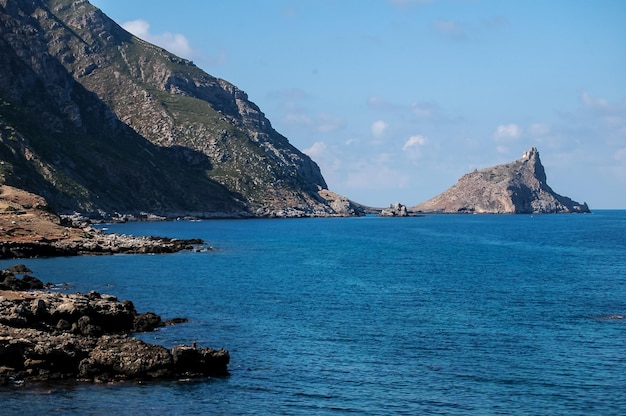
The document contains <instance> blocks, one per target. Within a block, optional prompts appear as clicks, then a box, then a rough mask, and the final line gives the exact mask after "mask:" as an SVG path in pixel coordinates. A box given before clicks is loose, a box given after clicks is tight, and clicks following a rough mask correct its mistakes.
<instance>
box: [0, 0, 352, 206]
mask: <svg viewBox="0 0 626 416" xmlns="http://www.w3.org/2000/svg"><path fill="white" fill-rule="evenodd" d="M0 184H6V185H10V186H14V187H17V188H21V189H25V190H27V191H29V192H33V193H36V194H39V195H42V196H43V197H45V198H46V200H47V201H48V204H49V205H50V207H51V208H52V209H53V210H55V211H57V212H61V213H70V212H80V213H85V214H88V215H105V214H111V213H121V214H137V213H152V214H157V215H166V216H172V215H176V216H177V215H196V216H203V217H206V216H216V215H227V216H310V215H320V216H327V215H354V214H355V213H358V207H356V206H355V205H352V204H347V205H346V204H342V205H341V207H342V210H341V211H337V210H336V209H334V208H333V206H335V207H337V206H338V205H337V204H331V203H332V202H333V201H328V200H327V199H325V198H324V196H323V195H326V194H325V193H323V192H322V193H320V191H325V190H327V185H326V182H325V181H324V178H323V176H322V174H321V172H320V170H319V167H318V166H317V165H316V164H315V162H313V161H312V160H311V159H310V158H309V157H308V156H307V155H305V154H303V153H302V152H300V151H299V150H298V149H296V148H295V147H294V146H292V145H291V144H290V143H289V141H288V140H287V139H286V138H285V137H284V136H282V135H281V134H279V133H278V132H276V131H275V130H274V129H273V128H272V126H271V123H270V122H269V120H268V119H267V118H266V117H265V115H264V114H263V113H262V112H261V110H260V109H259V108H258V107H257V106H256V105H255V104H254V103H252V102H251V101H249V99H248V97H247V95H246V94H245V93H244V92H243V91H241V90H240V89H238V88H237V87H236V86H234V85H232V84H230V83H228V82H227V81H224V80H222V79H219V78H215V77H213V76H211V75H209V74H207V73H205V72H204V71H202V70H201V69H200V68H198V67H197V66H195V65H194V64H193V63H192V62H190V61H188V60H185V59H181V58H179V57H177V56H175V55H173V54H171V53H169V52H167V51H166V50H164V49H162V48H160V47H157V46H154V45H151V44H149V43H147V42H145V41H143V40H141V39H138V38H136V37H134V36H133V35H131V34H130V33H128V32H127V31H125V30H124V29H123V28H121V27H120V26H119V25H117V24H116V23H115V22H114V21H112V20H111V19H109V18H108V17H107V16H106V15H104V14H103V13H102V12H101V11H100V10H99V9H97V8H96V7H94V6H92V5H91V4H90V3H89V2H88V1H86V0H29V1H14V0H0Z"/></svg>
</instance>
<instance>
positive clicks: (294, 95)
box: [91, 0, 626, 209]
mask: <svg viewBox="0 0 626 416" xmlns="http://www.w3.org/2000/svg"><path fill="white" fill-rule="evenodd" d="M91 2H92V4H94V5H96V6H97V7H99V8H100V9H102V10H103V11H104V12H105V13H106V14H107V15H108V16H109V17H111V18H113V19H114V20H115V21H117V22H118V23H120V24H121V25H123V26H124V27H125V28H126V29H127V30H129V31H131V32H133V33H134V34H136V35H138V36H139V37H142V38H143V39H145V40H148V41H150V42H152V43H156V44H159V45H160V46H163V47H165V48H167V49H168V50H170V51H171V52H174V53H176V54H178V55H180V56H182V57H185V58H188V59H191V60H193V61H194V63H195V64H196V65H198V66H199V67H201V68H202V69H204V70H205V71H206V72H208V73H209V74H211V75H213V76H216V77H219V78H223V79H225V80H227V81H229V82H231V83H233V84H235V85H236V86H238V87H239V88H240V89H242V90H244V91H246V92H247V93H248V96H249V98H250V99H251V100H252V101H253V102H255V103H256V104H257V105H259V107H260V108H261V110H262V111H263V112H264V113H265V115H266V116H267V118H268V119H269V120H270V121H271V122H272V125H273V126H274V128H275V129H276V130H277V131H279V132H280V133H282V134H283V135H285V136H286V137H287V138H288V139H289V140H290V142H291V143H292V144H293V145H294V146H296V147H297V148H299V149H300V150H302V151H304V152H305V153H307V154H309V155H310V156H311V157H312V158H313V159H314V160H315V161H316V162H317V163H318V164H319V165H320V167H321V169H322V173H323V175H324V177H325V178H326V181H327V182H328V185H329V188H330V189H331V190H333V191H335V192H338V193H341V194H343V195H346V196H348V197H349V198H351V199H353V200H355V201H357V202H361V203H364V204H368V205H373V206H386V205H388V204H389V203H392V202H401V203H404V204H407V205H415V204H417V203H419V202H423V201H425V200H427V199H429V198H431V197H433V196H435V195H437V194H439V193H440V192H443V191H444V190H445V189H447V188H448V187H450V186H451V185H453V184H454V183H455V182H456V180H457V179H459V178H460V177H461V176H462V175H463V174H465V173H467V172H469V171H471V170H472V169H474V168H478V169H480V168H484V167H488V166H492V165H495V164H498V163H504V162H508V161H512V160H515V159H518V158H520V157H521V155H522V153H523V152H524V151H526V150H528V149H529V148H531V147H537V148H538V149H539V152H540V155H541V159H542V162H543V164H544V166H545V167H546V172H547V175H548V184H549V185H550V186H551V187H552V188H553V189H554V190H555V191H556V192H558V193H560V194H562V195H566V196H569V197H571V198H573V199H575V200H577V201H579V202H583V201H586V202H588V203H589V205H590V207H591V209H594V208H626V24H625V23H624V22H626V1H622V0H597V1H587V0H551V1H545V0H541V1H536V0H524V1H517V0H267V1H261V0H222V1H218V0H211V1H201V0H177V1H176V2H173V1H165V0H132V1H128V0H123V1H122V0H92V1H91Z"/></svg>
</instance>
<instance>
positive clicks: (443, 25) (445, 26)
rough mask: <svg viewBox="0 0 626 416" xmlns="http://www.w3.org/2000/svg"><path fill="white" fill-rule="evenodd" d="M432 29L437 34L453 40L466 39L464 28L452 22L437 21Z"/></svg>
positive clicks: (460, 24) (445, 20) (458, 23)
mask: <svg viewBox="0 0 626 416" xmlns="http://www.w3.org/2000/svg"><path fill="white" fill-rule="evenodd" d="M433 28H434V29H435V31H437V32H438V33H440V34H442V35H444V36H448V37H451V38H453V39H465V38H466V37H467V30H466V28H465V26H464V25H463V24H462V23H460V22H456V21H454V20H447V19H437V20H435V21H434V22H433Z"/></svg>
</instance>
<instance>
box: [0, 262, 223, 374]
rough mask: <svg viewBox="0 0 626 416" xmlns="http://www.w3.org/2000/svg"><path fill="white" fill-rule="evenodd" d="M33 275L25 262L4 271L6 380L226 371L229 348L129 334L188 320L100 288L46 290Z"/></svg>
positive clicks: (0, 328)
mask: <svg viewBox="0 0 626 416" xmlns="http://www.w3.org/2000/svg"><path fill="white" fill-rule="evenodd" d="M28 273H30V271H29V270H28V269H27V268H25V267H24V266H18V267H13V268H10V269H7V270H2V271H0V385H21V384H23V383H24V382H29V383H30V382H54V381H86V382H117V381H126V380H155V379H181V378H184V379H186V378H194V377H216V376H226V375H228V368H227V366H228V363H229V361H230V355H229V353H228V351H226V350H224V349H220V350H215V349H212V348H201V347H196V345H195V343H193V344H192V345H190V346H187V345H179V346H175V347H173V348H172V349H171V350H169V349H167V348H165V347H163V346H159V345H154V344H149V343H146V342H144V341H141V340H139V339H137V338H134V337H132V336H131V334H132V333H133V332H147V331H153V330H155V329H157V328H159V327H162V326H165V325H169V324H175V323H179V322H185V321H186V320H185V319H176V320H172V321H166V322H164V321H163V320H162V319H161V317H160V316H158V315H157V314H155V313H152V312H147V313H138V312H137V311H136V310H135V307H134V305H133V303H132V302H130V301H127V300H125V301H119V300H118V299H117V298H116V297H114V296H110V295H105V294H100V293H97V292H94V291H92V292H89V293H88V294H82V293H74V294H69V293H61V292H56V291H50V290H46V289H45V287H44V284H43V283H42V282H41V281H40V280H39V279H37V278H35V277H32V276H30V275H28ZM20 274H21V275H22V276H21V277H20V276H19V275H20Z"/></svg>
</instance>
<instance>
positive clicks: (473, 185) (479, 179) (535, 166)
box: [411, 148, 589, 214]
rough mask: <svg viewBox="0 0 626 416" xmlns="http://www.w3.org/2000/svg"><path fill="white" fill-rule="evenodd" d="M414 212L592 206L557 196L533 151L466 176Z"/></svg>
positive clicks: (529, 210)
mask: <svg viewBox="0 0 626 416" xmlns="http://www.w3.org/2000/svg"><path fill="white" fill-rule="evenodd" d="M411 210H413V211H422V212H441V213H495V214H500V213H507V214H532V213H570V212H589V207H588V206H587V204H586V203H585V204H579V203H578V202H575V201H572V200H571V199H570V198H567V197H564V196H561V195H559V194H557V193H556V192H554V191H553V190H552V189H551V188H550V187H549V186H548V184H547V183H546V172H545V169H544V167H543V165H542V164H541V160H540V159H539V152H538V151H537V149H536V148H532V149H530V150H529V151H527V152H524V154H523V155H522V158H521V159H518V160H516V161H514V162H511V163H507V164H503V165H497V166H494V167H491V168H486V169H482V170H475V171H474V172H471V173H468V174H466V175H464V176H463V177H462V178H461V179H459V180H458V182H457V183H456V184H455V185H453V186H452V187H451V188H449V189H448V190H446V191H445V192H443V193H442V194H439V195H437V196H436V197H434V198H432V199H430V200H428V201H426V202H423V203H421V204H419V205H417V206H415V207H413V208H411Z"/></svg>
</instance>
